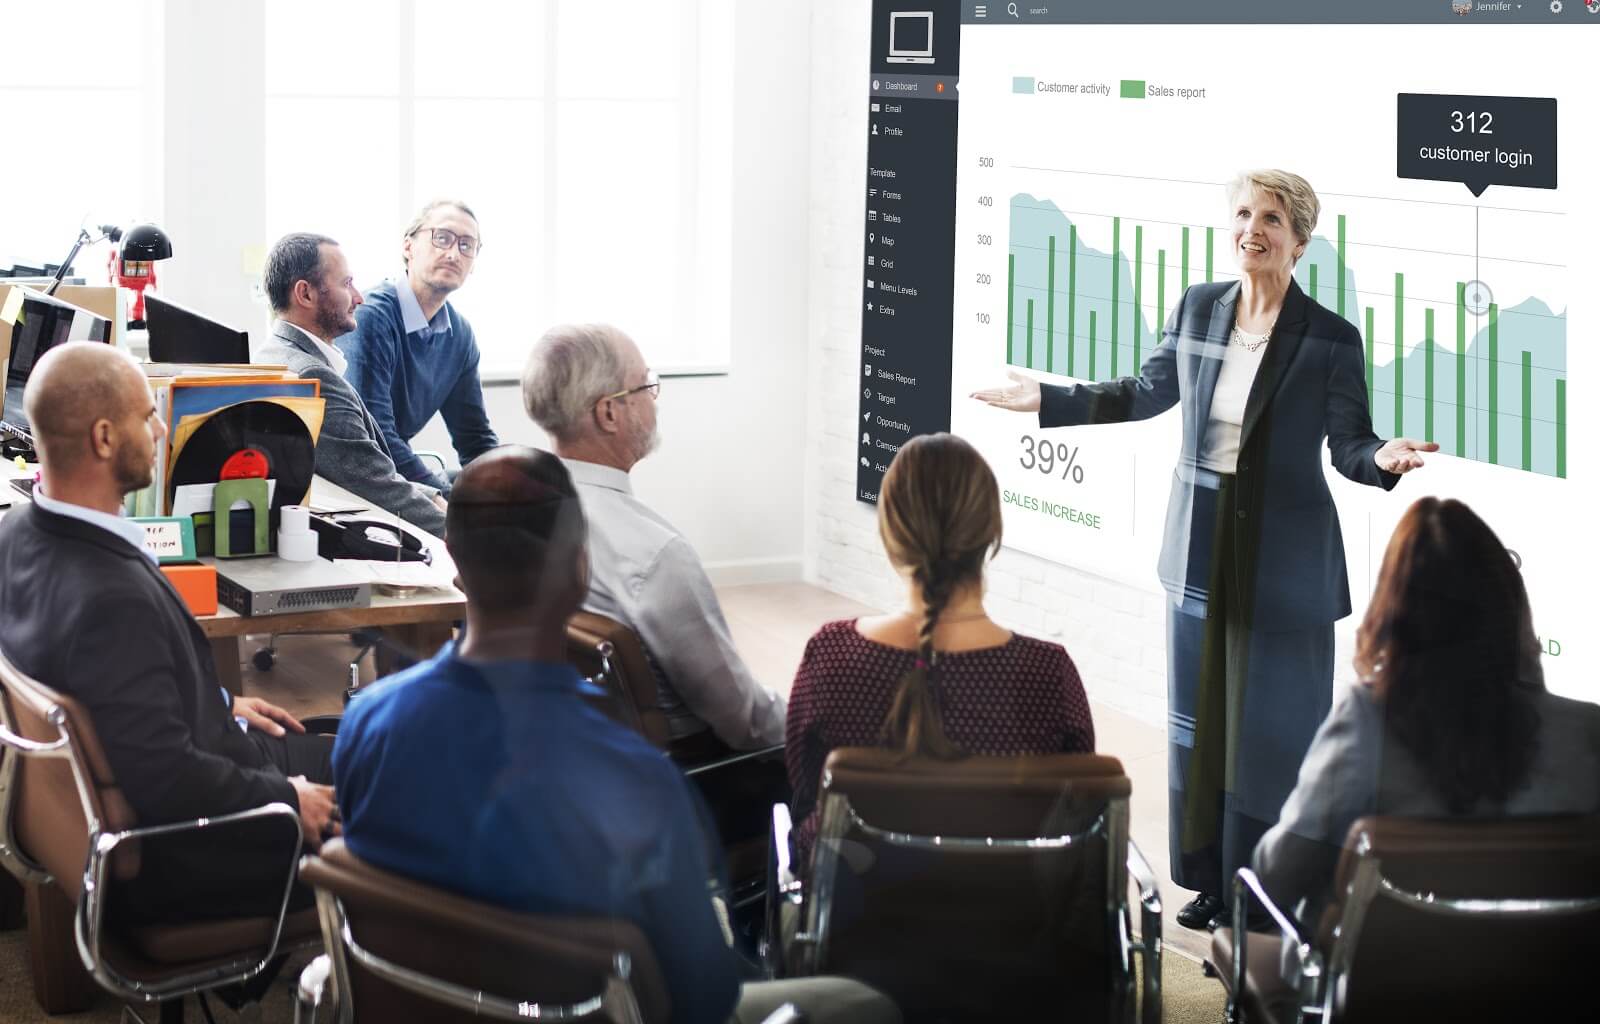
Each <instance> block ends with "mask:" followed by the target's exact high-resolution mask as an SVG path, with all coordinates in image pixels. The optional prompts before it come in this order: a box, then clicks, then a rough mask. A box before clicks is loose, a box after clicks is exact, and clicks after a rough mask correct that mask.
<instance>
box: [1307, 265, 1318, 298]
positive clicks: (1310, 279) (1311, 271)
mask: <svg viewBox="0 0 1600 1024" xmlns="http://www.w3.org/2000/svg"><path fill="white" fill-rule="evenodd" d="M1306 274H1307V279H1306V294H1308V295H1310V296H1311V301H1312V302H1315V301H1317V265H1316V264H1315V263H1313V264H1311V266H1310V267H1308V268H1307V269H1306Z"/></svg>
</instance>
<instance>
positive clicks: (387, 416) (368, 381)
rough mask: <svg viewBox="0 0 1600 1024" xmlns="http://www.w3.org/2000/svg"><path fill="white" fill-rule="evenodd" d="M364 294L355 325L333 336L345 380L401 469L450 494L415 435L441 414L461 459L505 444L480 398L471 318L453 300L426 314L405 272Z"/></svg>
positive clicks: (476, 352)
mask: <svg viewBox="0 0 1600 1024" xmlns="http://www.w3.org/2000/svg"><path fill="white" fill-rule="evenodd" d="M365 300H366V301H365V302H364V303H363V304H362V305H361V306H360V307H359V308H357V309H356V329H355V330H353V331H351V332H350V333H349V334H346V335H344V336H343V337H341V338H339V339H338V340H337V341H336V342H335V344H336V345H338V346H339V351H341V352H343V353H344V356H345V359H347V360H348V361H349V365H348V366H347V367H346V368H345V371H344V377H345V380H348V381H349V382H350V386H351V387H353V388H355V389H356V391H357V392H359V393H360V395H361V400H362V401H363V402H365V403H366V406H367V411H368V412H370V413H372V418H373V419H375V420H377V421H378V429H379V430H380V431H382V432H383V438H384V440H385V441H386V442H387V443H388V446H389V453H390V454H391V455H392V456H393V457H394V464H395V468H396V469H398V470H399V471H400V475H401V476H403V477H405V478H406V479H407V480H414V481H416V482H417V483H422V484H427V485H429V486H430V487H437V488H439V489H440V490H442V491H445V492H446V493H448V492H449V490H450V484H449V481H448V480H445V479H443V478H442V477H440V476H438V475H437V474H436V473H434V471H433V470H430V469H429V468H428V466H427V464H426V463H424V462H423V461H422V460H421V459H420V458H418V457H417V455H416V453H415V452H413V451H412V450H411V443H410V442H411V439H412V438H413V437H416V436H417V434H418V433H420V432H421V431H422V428H423V427H425V426H427V425H428V421H429V420H431V419H433V417H434V414H435V413H437V414H439V415H440V416H442V417H443V418H444V424H445V426H446V427H447V428H449V430H450V443H451V444H452V445H454V446H455V450H456V455H457V456H458V457H459V458H460V459H461V464H462V465H466V464H467V463H469V462H471V461H472V460H473V459H475V458H477V457H478V456H479V455H482V454H483V453H484V452H486V451H488V450H489V449H490V448H493V447H495V446H496V445H498V444H499V443H500V441H499V439H498V438H497V437H496V436H495V432H494V428H493V427H491V426H490V425H489V413H488V411H487V410H486V409H485V408H484V405H483V385H482V383H481V382H480V381H479V379H478V342H477V339H476V338H475V337H474V336H473V333H472V325H471V324H469V323H468V322H467V319H466V317H463V316H462V315H461V314H460V313H458V312H456V309H455V307H454V306H452V305H450V303H448V302H446V303H445V304H444V305H442V306H440V307H439V311H438V312H437V313H435V314H434V315H433V319H432V320H429V319H427V318H425V317H424V316H423V315H422V307H421V305H419V304H418V303H417V297H416V295H414V294H413V293H412V291H411V285H410V283H409V282H407V281H406V279H405V278H403V277H402V278H400V279H399V280H398V281H385V282H384V283H383V284H380V285H378V287H376V288H374V289H372V290H371V291H369V292H367V293H366V296H365Z"/></svg>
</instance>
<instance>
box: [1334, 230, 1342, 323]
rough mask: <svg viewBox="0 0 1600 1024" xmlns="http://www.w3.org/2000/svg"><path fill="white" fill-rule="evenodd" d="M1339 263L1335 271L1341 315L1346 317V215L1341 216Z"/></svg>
mask: <svg viewBox="0 0 1600 1024" xmlns="http://www.w3.org/2000/svg"><path fill="white" fill-rule="evenodd" d="M1338 254H1339V258H1338V262H1337V265H1336V266H1335V268H1334V269H1336V270H1337V271H1338V272H1339V315H1340V316H1344V214H1342V213H1341V214H1339V248H1338Z"/></svg>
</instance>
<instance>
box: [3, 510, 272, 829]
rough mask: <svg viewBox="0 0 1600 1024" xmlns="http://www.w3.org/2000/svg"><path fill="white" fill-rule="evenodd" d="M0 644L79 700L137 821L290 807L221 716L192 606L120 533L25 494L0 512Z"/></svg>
mask: <svg viewBox="0 0 1600 1024" xmlns="http://www.w3.org/2000/svg"><path fill="white" fill-rule="evenodd" d="M0 650H3V651H4V652H5V654H6V657H8V658H10V659H11V661H12V663H13V664H15V665H16V666H17V668H19V669H21V670H22V671H23V672H24V673H26V674H27V675H30V676H32V677H34V678H35V679H38V680H39V681H40V682H42V683H44V684H45V685H46V686H49V687H51V688H53V689H56V690H59V691H61V692H62V693H65V694H69V695H70V696H72V697H75V698H77V699H78V700H79V701H80V702H82V704H83V705H84V707H85V709H86V710H87V711H88V713H89V717H90V719H91V720H92V721H93V722H94V725H95V731H96V732H97V733H98V734H99V737H100V742H101V744H102V745H103V746H104V747H105V753H106V758H107V760H108V761H109V763H110V766H111V771H112V772H113V774H115V776H116V779H117V783H118V784H119V785H120V786H121V787H122V790H123V792H124V794H125V795H126V796H127V799H128V803H129V804H130V805H131V806H132V807H133V810H134V813H135V814H137V815H138V817H139V824H141V825H156V824H162V823H166V822H171V821H178V820H182V819H186V818H197V817H201V816H203V815H219V814H226V813H228V812H230V811H242V810H245V809H246V808H250V807H257V806H260V805H261V804H266V803H271V802H273V801H282V802H284V803H287V804H288V805H289V806H290V807H298V806H299V805H300V804H299V800H298V799H297V798H296V796H295V791H294V787H293V786H291V785H290V784H289V780H288V779H286V778H284V775H283V773H282V772H281V771H279V770H278V769H277V768H276V767H274V766H273V765H272V764H271V763H270V762H269V761H268V759H267V757H266V756H265V755H264V754H263V752H262V751H261V749H260V748H259V747H257V746H256V745H255V744H254V743H252V742H250V741H249V740H248V739H246V738H245V734H244V733H243V732H242V731H240V729H239V726H238V725H237V723H235V722H234V720H233V712H232V709H231V707H230V705H229V703H228V702H227V701H226V700H225V698H224V696H223V693H222V691H221V689H220V685H219V684H218V682H217V670H216V664H215V662H213V660H212V657H211V646H210V644H208V643H207V642H206V638H205V635H204V634H203V633H201V632H200V626H199V624H198V623H196V622H195V621H194V616H192V615H190V614H189V609H188V608H187V607H185V606H184V604H183V601H182V599H180V598H179V597H178V595H177V592H176V591H174V590H173V589H172V586H171V585H170V584H169V583H168V582H167V579H166V577H165V576H163V575H161V573H160V571H159V570H157V569H156V567H155V565H153V564H152V563H151V561H150V559H149V558H147V557H146V556H145V555H144V554H142V553H141V552H139V551H138V550H136V549H135V548H134V547H133V545H131V544H129V543H128V542H127V541H125V540H123V539H122V538H120V537H117V536H114V535H113V534H111V533H109V532H107V531H106V530H103V529H101V528H99V527H97V526H94V525H92V524H90V523H85V522H82V521H80V520H77V519H72V518H70V517H67V516H60V515H55V514H54V513H50V512H46V511H44V510H43V509H41V508H39V507H38V506H37V505H33V504H27V505H22V506H19V507H17V508H15V509H12V510H11V511H10V512H9V513H7V514H6V517H5V520H4V521H3V522H0Z"/></svg>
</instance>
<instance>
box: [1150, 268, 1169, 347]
mask: <svg viewBox="0 0 1600 1024" xmlns="http://www.w3.org/2000/svg"><path fill="white" fill-rule="evenodd" d="M1166 326H1167V250H1165V249H1157V250H1156V336H1155V338H1154V339H1153V340H1154V341H1155V343H1156V344H1157V345H1159V344H1161V332H1162V331H1163V330H1165V329H1166Z"/></svg>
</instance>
